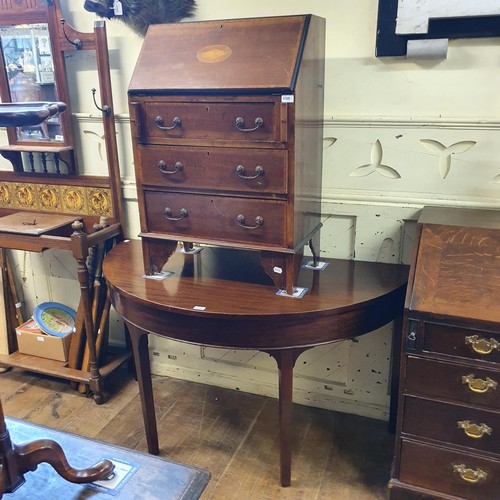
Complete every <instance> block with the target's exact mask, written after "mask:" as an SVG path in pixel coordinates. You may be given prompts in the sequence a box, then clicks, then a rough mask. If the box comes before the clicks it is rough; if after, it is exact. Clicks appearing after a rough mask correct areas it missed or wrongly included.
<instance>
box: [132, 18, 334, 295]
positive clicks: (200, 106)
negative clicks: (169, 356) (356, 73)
mask: <svg viewBox="0 0 500 500" xmlns="http://www.w3.org/2000/svg"><path fill="white" fill-rule="evenodd" d="M324 37H325V23H324V20H323V19H321V18H318V17H315V16H311V15H304V16H286V17H273V18H256V19H236V20H224V21H205V22H194V23H178V24H170V25H155V26H151V27H150V29H149V31H148V33H147V35H146V37H145V39H144V44H143V47H142V50H141V53H140V56H139V59H138V62H137V65H136V68H135V71H134V74H133V77H132V80H131V83H130V86H129V108H130V116H131V128H132V139H133V147H134V161H135V169H136V181H137V189H138V200H139V211H140V222H141V234H140V236H141V238H142V241H143V247H144V256H145V257H144V266H145V270H146V272H147V273H153V272H155V271H157V270H160V269H161V268H162V267H163V265H164V263H165V262H166V261H167V260H168V257H169V256H170V255H171V253H172V252H173V251H174V250H175V248H176V247H177V243H178V242H184V243H185V244H187V246H188V248H191V246H192V244H197V243H198V244H211V245H220V246H230V247H235V248H242V249H248V250H257V251H260V252H261V262H262V265H263V267H264V269H265V271H266V272H267V273H268V274H269V276H270V277H271V278H272V280H273V282H274V284H275V285H276V286H277V287H278V288H280V289H286V290H287V291H289V292H292V291H293V287H294V284H296V277H297V274H298V269H299V266H300V262H301V259H302V255H303V248H304V246H305V245H306V244H308V243H309V244H310V246H311V247H312V248H313V255H314V256H315V257H317V255H318V252H319V248H318V247H319V228H320V227H321V222H320V220H321V219H320V213H321V206H320V203H321V171H322V142H323V80H324V43H325V42H324Z"/></svg>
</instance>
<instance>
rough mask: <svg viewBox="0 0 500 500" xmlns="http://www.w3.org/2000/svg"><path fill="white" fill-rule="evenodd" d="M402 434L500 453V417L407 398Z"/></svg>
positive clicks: (480, 411)
mask: <svg viewBox="0 0 500 500" xmlns="http://www.w3.org/2000/svg"><path fill="white" fill-rule="evenodd" d="M403 411H404V418H403V432H405V433H407V434H413V435H414V436H421V437H426V438H429V439H435V440H437V441H442V442H445V443H453V444H457V445H461V446H468V447H470V448H475V449H477V450H482V451H488V452H492V453H500V413H495V412H491V411H486V410H478V409H474V408H470V407H464V406H458V405H453V404H447V403H438V402H436V401H428V400H424V399H420V398H415V397H409V396H406V397H405V399H404V410H403Z"/></svg>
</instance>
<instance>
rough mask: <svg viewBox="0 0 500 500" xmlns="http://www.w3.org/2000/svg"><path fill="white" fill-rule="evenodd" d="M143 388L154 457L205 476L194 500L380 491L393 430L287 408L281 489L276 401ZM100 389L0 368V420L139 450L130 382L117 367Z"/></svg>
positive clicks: (224, 392) (172, 386) (200, 389)
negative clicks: (94, 392)
mask: <svg viewBox="0 0 500 500" xmlns="http://www.w3.org/2000/svg"><path fill="white" fill-rule="evenodd" d="M153 387H154V394H155V401H156V414H157V421H158V434H159V441H160V455H161V456H163V457H166V458H169V459H171V460H175V461H178V462H182V463H187V464H191V465H195V466H197V467H203V468H206V469H208V470H209V471H210V472H211V474H212V479H211V481H210V482H209V484H208V486H207V489H206V490H205V492H204V493H203V496H202V499H203V500H218V499H221V500H227V499H243V500H247V499H252V500H274V499H286V500H299V499H300V500H306V499H307V500H311V499H318V500H319V499H333V500H379V499H385V498H386V497H387V486H386V485H387V482H388V480H389V473H390V467H391V457H392V451H393V436H392V435H391V434H389V433H388V431H387V424H386V423H385V422H381V421H377V420H373V419H368V418H363V417H357V416H353V415H346V414H341V413H336V412H332V411H327V410H321V409H315V408H309V407H306V406H300V405H294V408H293V425H294V432H293V463H292V485H291V486H290V487H289V488H281V487H280V486H279V441H278V437H279V436H278V407H277V401H276V400H274V399H272V398H267V397H264V396H257V395H252V394H246V393H242V392H240V391H232V390H228V389H221V388H218V387H212V386H207V385H203V384H196V383H193V382H186V381H181V380H176V379H170V378H167V377H153ZM106 389H107V392H108V393H109V394H110V397H109V399H108V400H107V401H106V403H105V404H103V405H100V406H98V405H96V404H95V403H94V401H93V399H92V398H88V397H85V396H84V395H82V394H79V393H78V392H76V391H75V390H73V389H72V388H71V386H70V384H69V383H68V382H66V381H62V380H58V379H53V378H50V377H46V376H43V375H37V374H33V373H29V372H24V371H21V370H18V369H13V370H10V371H7V372H5V373H1V374H0V396H1V398H2V402H3V405H4V412H5V414H6V415H7V416H10V417H16V418H21V419H24V420H27V421H30V422H34V423H38V424H42V425H45V426H47V427H51V428H54V429H61V430H65V431H67V432H73V433H75V434H79V435H82V436H85V437H90V438H95V439H99V440H101V441H104V442H107V443H111V444H117V445H120V446H124V447H127V448H133V449H137V450H140V451H147V446H146V440H145V433H144V429H143V425H142V412H141V405H140V400H139V394H138V388H137V383H136V382H135V381H134V379H133V378H132V377H131V375H130V374H129V372H127V371H126V370H124V369H123V370H121V369H120V370H116V371H115V372H114V373H113V374H112V375H111V376H110V377H109V378H108V379H107V381H106ZM68 459H69V461H70V462H71V457H68ZM33 474H36V471H35V472H33ZM165 498H166V500H167V499H168V496H166V497H165ZM54 500H56V499H54Z"/></svg>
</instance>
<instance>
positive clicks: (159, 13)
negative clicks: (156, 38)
mask: <svg viewBox="0 0 500 500" xmlns="http://www.w3.org/2000/svg"><path fill="white" fill-rule="evenodd" d="M113 4H114V1H113V0H85V3H84V6H83V7H84V9H85V10H87V11H89V12H94V13H95V14H97V15H98V16H99V17H107V18H108V19H119V20H120V21H122V22H124V23H125V24H126V25H127V26H129V27H130V28H132V30H134V31H135V32H136V33H138V34H139V35H141V36H144V35H145V34H146V31H147V29H148V26H149V25H150V24H162V23H175V22H178V21H180V20H181V19H184V18H185V17H191V16H193V15H194V12H195V10H196V0H121V4H122V10H123V15H121V16H117V15H115V12H114V9H113Z"/></svg>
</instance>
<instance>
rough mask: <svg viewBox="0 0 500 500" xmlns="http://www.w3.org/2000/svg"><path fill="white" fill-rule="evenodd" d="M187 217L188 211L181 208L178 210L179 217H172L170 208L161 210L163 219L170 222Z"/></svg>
mask: <svg viewBox="0 0 500 500" xmlns="http://www.w3.org/2000/svg"><path fill="white" fill-rule="evenodd" d="M187 216H188V211H187V210H186V209H185V208H181V209H180V210H179V217H173V216H172V209H171V208H170V207H167V208H165V210H163V217H165V219H168V220H171V221H176V220H182V219H184V218H186V217H187Z"/></svg>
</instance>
